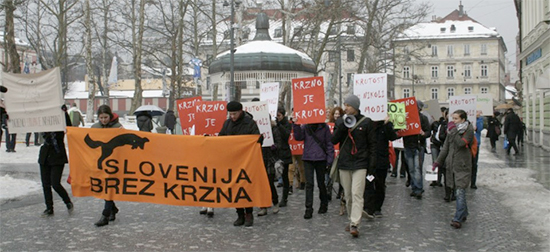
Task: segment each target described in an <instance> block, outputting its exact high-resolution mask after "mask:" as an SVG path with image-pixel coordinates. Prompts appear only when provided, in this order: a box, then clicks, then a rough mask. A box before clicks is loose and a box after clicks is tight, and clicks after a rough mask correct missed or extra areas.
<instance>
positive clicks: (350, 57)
mask: <svg viewBox="0 0 550 252" xmlns="http://www.w3.org/2000/svg"><path fill="white" fill-rule="evenodd" d="M347 52H348V61H355V51H354V50H348V51H347Z"/></svg>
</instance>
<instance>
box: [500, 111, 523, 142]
mask: <svg viewBox="0 0 550 252" xmlns="http://www.w3.org/2000/svg"><path fill="white" fill-rule="evenodd" d="M521 128H522V125H521V120H520V119H519V116H518V115H516V113H514V112H508V115H507V116H506V119H505V120H504V134H506V137H508V139H512V138H516V136H517V135H519V134H520V133H521Z"/></svg>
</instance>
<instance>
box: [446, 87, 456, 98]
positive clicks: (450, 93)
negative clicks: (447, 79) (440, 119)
mask: <svg viewBox="0 0 550 252" xmlns="http://www.w3.org/2000/svg"><path fill="white" fill-rule="evenodd" d="M451 96H455V89H454V88H447V99H449V98H451Z"/></svg>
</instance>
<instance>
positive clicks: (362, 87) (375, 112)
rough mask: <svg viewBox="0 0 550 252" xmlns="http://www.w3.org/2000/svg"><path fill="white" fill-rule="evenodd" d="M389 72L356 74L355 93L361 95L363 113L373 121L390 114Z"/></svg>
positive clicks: (360, 107) (354, 77) (354, 81)
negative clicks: (388, 94)
mask: <svg viewBox="0 0 550 252" xmlns="http://www.w3.org/2000/svg"><path fill="white" fill-rule="evenodd" d="M387 93H388V74H385V73H377V74H355V75H354V76H353V94H354V95H357V97H359V100H360V101H361V105H360V106H359V110H361V114H363V115H364V116H366V117H370V118H371V119H372V120H373V121H380V120H384V118H386V116H388V96H387Z"/></svg>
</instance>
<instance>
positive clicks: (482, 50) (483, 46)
mask: <svg viewBox="0 0 550 252" xmlns="http://www.w3.org/2000/svg"><path fill="white" fill-rule="evenodd" d="M481 55H487V44H481Z"/></svg>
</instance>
